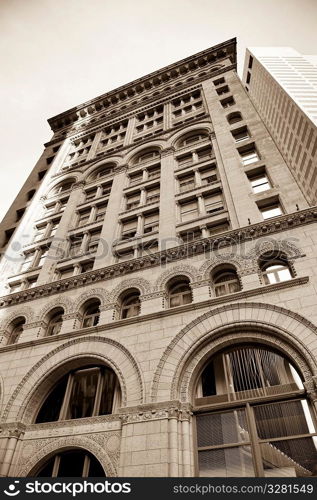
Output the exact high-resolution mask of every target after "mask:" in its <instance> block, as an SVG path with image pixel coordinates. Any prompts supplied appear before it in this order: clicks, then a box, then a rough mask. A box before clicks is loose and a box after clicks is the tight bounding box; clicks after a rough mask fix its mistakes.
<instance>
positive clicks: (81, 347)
mask: <svg viewBox="0 0 317 500" xmlns="http://www.w3.org/2000/svg"><path fill="white" fill-rule="evenodd" d="M87 362H89V363H91V362H99V363H100V362H101V363H105V364H107V365H108V366H110V367H111V368H112V369H113V370H114V372H115V373H116V375H117V377H118V379H119V382H120V386H121V392H122V406H134V405H136V404H141V403H142V402H143V391H144V389H143V388H144V382H143V377H142V375H141V371H140V369H139V366H138V365H137V362H136V361H135V359H134V357H133V356H132V355H131V353H130V352H129V351H128V350H127V349H126V348H125V347H124V346H122V345H121V344H120V343H119V342H117V341H115V340H112V339H109V338H105V337H99V336H89V337H80V338H77V339H73V340H71V341H69V342H66V343H65V344H62V345H61V346H59V347H57V348H55V349H53V350H52V351H51V352H49V353H48V354H46V356H44V357H43V358H41V359H40V360H39V361H38V362H37V363H36V364H35V365H34V366H33V368H31V369H30V370H29V371H28V373H27V374H26V375H25V376H24V377H23V379H22V380H21V382H20V383H19V384H18V386H17V387H16V389H15V391H14V392H13V394H12V396H11V398H10V400H9V402H8V404H7V405H6V407H5V409H4V412H3V421H20V422H24V423H26V424H29V423H31V422H32V421H33V420H34V418H35V415H36V412H37V411H38V409H39V407H40V405H41V403H42V401H43V400H44V398H45V396H46V395H47V394H48V392H49V391H50V389H51V388H52V387H53V385H54V383H55V382H56V380H58V379H59V378H61V377H62V376H63V375H65V374H66V373H67V372H69V370H71V369H75V368H77V367H80V366H82V364H83V363H87Z"/></svg>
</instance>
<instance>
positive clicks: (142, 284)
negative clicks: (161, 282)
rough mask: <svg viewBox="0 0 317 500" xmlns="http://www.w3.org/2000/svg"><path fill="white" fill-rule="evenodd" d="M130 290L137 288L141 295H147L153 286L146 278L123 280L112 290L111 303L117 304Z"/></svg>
mask: <svg viewBox="0 0 317 500" xmlns="http://www.w3.org/2000/svg"><path fill="white" fill-rule="evenodd" d="M129 288H137V289H138V290H139V291H140V294H141V295H146V294H147V293H150V291H151V285H150V283H149V281H147V280H145V279H144V278H131V279H127V280H123V281H122V282H121V283H119V284H118V285H117V286H116V287H115V288H114V289H113V290H112V292H111V294H110V299H111V300H110V302H112V303H114V302H117V301H118V300H119V297H120V295H121V294H122V293H123V292H125V291H126V290H128V289H129Z"/></svg>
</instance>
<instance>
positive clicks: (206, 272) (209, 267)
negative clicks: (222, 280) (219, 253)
mask: <svg viewBox="0 0 317 500" xmlns="http://www.w3.org/2000/svg"><path fill="white" fill-rule="evenodd" d="M226 264H227V265H228V266H232V267H234V268H235V270H236V272H237V274H238V276H241V275H243V264H242V263H241V262H240V260H239V259H235V258H233V259H227V258H224V259H218V257H214V258H213V259H211V260H207V261H206V262H204V264H203V265H202V266H201V267H200V268H199V273H200V275H201V279H202V280H208V281H210V274H211V273H212V271H213V270H214V269H215V268H216V267H218V266H225V265H226Z"/></svg>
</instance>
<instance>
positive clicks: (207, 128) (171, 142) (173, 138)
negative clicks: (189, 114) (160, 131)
mask: <svg viewBox="0 0 317 500" xmlns="http://www.w3.org/2000/svg"><path fill="white" fill-rule="evenodd" d="M199 130H201V131H204V132H207V133H208V134H210V133H211V132H212V125H211V123H210V122H207V121H206V122H200V123H198V124H195V125H193V124H192V125H188V126H187V127H185V128H182V129H181V130H180V131H178V132H176V133H174V134H172V135H170V137H169V139H168V146H172V147H173V146H175V145H176V143H177V142H178V140H179V139H180V138H181V137H182V136H185V135H187V134H190V133H191V132H196V131H199Z"/></svg>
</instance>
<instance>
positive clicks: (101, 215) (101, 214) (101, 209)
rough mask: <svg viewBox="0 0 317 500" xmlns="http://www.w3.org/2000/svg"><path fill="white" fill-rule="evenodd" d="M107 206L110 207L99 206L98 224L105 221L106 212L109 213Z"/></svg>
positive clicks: (105, 204) (104, 204) (97, 211)
mask: <svg viewBox="0 0 317 500" xmlns="http://www.w3.org/2000/svg"><path fill="white" fill-rule="evenodd" d="M107 206H108V203H101V204H100V205H97V207H96V216H95V221H96V222H99V221H102V220H104V218H105V215H106V211H107Z"/></svg>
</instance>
